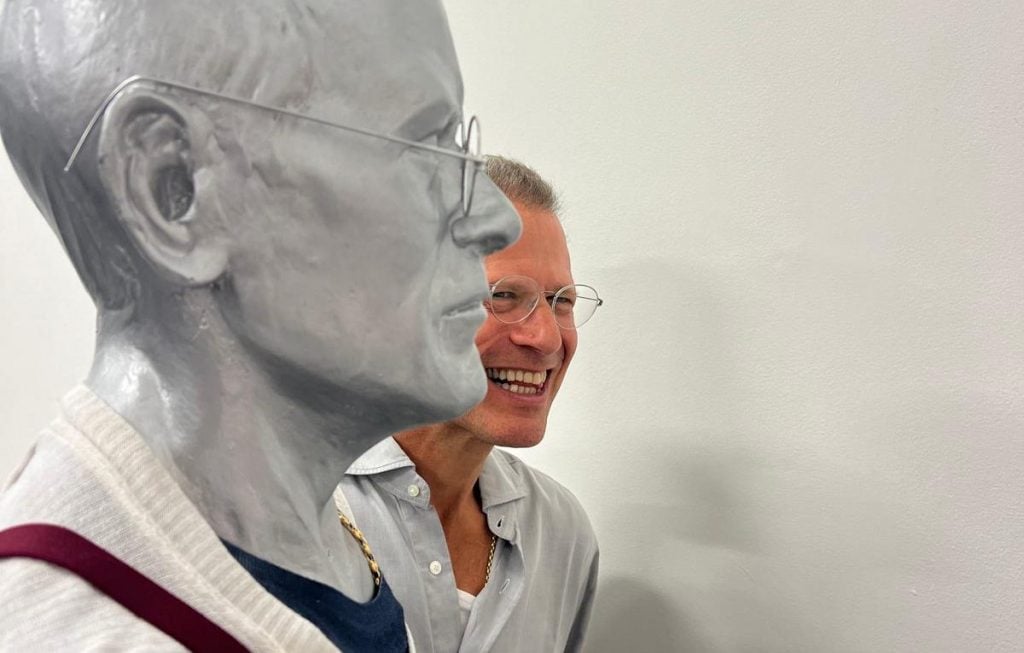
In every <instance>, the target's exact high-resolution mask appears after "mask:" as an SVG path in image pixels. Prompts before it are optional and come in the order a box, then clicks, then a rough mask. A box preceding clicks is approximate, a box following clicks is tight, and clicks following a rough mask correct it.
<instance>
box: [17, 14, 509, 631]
mask: <svg viewBox="0 0 1024 653" xmlns="http://www.w3.org/2000/svg"><path fill="white" fill-rule="evenodd" d="M461 101H462V88H461V79H460V76H459V71H458V65H457V62H456V59H455V54H454V50H453V47H452V43H451V38H450V36H449V33H448V26H447V21H446V18H445V15H444V12H443V10H442V9H441V7H440V6H439V3H438V2H435V1H425V2H404V1H403V0H306V1H301V2H300V1H297V0H296V1H281V0H250V1H248V2H245V3H235V2H207V1H206V0H177V1H175V2H163V1H158V0H88V1H85V0H7V2H6V3H5V4H4V7H3V13H2V16H0V133H2V136H3V140H4V143H5V146H6V147H7V150H8V152H9V154H10V156H11V160H12V162H13V164H14V167H15V169H16V170H17V172H18V174H19V176H20V177H21V179H22V181H23V182H24V184H25V186H26V188H27V189H28V190H29V192H30V194H31V195H32V197H33V199H34V200H35V202H36V204H37V206H38V207H39V208H40V209H41V211H42V213H43V214H44V216H45V217H46V219H47V220H48V221H49V222H50V224H51V226H52V227H53V228H54V230H55V231H56V232H57V234H58V236H59V237H60V239H61V241H62V243H63V245H64V247H65V249H66V250H67V252H68V254H69V255H70V257H71V259H72V261H73V263H74V265H75V268H76V270H77V271H78V273H79V276H80V277H81V279H82V280H83V282H84V284H85V286H86V287H87V289H88V290H89V292H90V293H91V295H92V296H93V298H94V300H95V302H96V305H97V309H98V327H97V342H96V356H95V361H94V364H93V366H92V369H91V371H90V373H89V376H88V380H87V381H86V383H85V384H84V385H83V386H81V387H79V388H77V389H76V390H74V391H73V392H72V393H71V394H70V395H69V396H68V397H67V398H66V399H65V400H64V402H63V408H62V412H63V414H62V416H61V417H60V418H59V419H58V420H57V421H56V422H55V423H54V424H53V425H52V426H51V427H50V428H49V429H48V430H47V431H46V432H44V434H43V435H42V437H41V439H40V441H39V443H38V444H37V446H36V447H35V449H34V451H33V452H32V453H31V454H30V455H29V456H28V458H27V459H26V461H25V463H24V464H23V466H22V467H21V468H20V469H19V470H17V472H16V473H15V475H14V477H13V479H12V481H11V483H10V484H9V485H8V487H7V488H6V489H5V490H4V492H3V494H2V495H0V529H6V528H10V527H16V526H23V525H25V524H29V523H43V524H50V525H56V526H60V527H63V528H66V529H68V530H69V531H72V532H73V533H76V534H77V535H80V536H82V537H83V538H84V539H86V540H87V541H88V542H89V543H91V544H94V545H96V546H97V547H99V548H100V549H102V550H104V551H106V552H108V553H110V554H112V556H113V557H114V558H117V559H118V560H120V561H122V562H124V563H127V564H128V565H129V566H130V567H132V568H133V569H135V570H137V571H138V572H140V573H141V574H142V575H143V576H145V577H147V578H148V579H150V580H152V581H155V582H156V583H157V584H158V585H160V586H161V587H163V588H164V589H166V590H168V591H169V592H170V593H171V594H172V595H174V596H175V597H177V598H178V599H180V600H181V601H182V602H183V603H184V604H187V605H188V606H190V607H191V608H193V609H194V610H195V611H197V612H198V613H200V614H201V615H202V616H204V617H205V618H207V619H209V621H211V622H213V623H214V625H215V626H218V627H220V628H221V629H223V630H224V631H226V632H227V633H228V635H229V636H231V637H233V638H234V639H235V640H237V641H238V642H240V643H241V644H242V645H243V646H244V647H246V648H249V649H251V650H280V649H282V648H283V649H288V650H304V651H305V650H329V649H330V647H331V646H332V645H333V646H344V647H345V650H350V649H353V650H358V646H360V645H361V644H360V642H363V643H364V644H365V641H368V640H361V639H359V637H360V636H361V635H360V634H359V633H354V632H353V629H356V630H358V627H359V625H360V624H361V625H362V626H364V627H366V628H367V629H368V631H369V632H370V637H371V638H372V637H373V636H374V633H375V632H377V633H380V632H384V629H383V627H382V628H380V629H377V630H375V628H376V627H375V626H374V625H373V622H372V620H373V619H376V618H378V617H379V618H381V619H382V620H383V621H387V620H388V619H391V622H394V618H393V617H394V614H391V613H388V612H387V610H383V611H377V612H370V613H364V612H359V610H361V609H363V608H366V606H370V605H373V604H380V603H382V602H385V598H386V597H385V598H382V595H385V594H386V586H385V587H384V588H383V589H377V588H375V587H374V582H375V580H374V576H373V575H371V574H370V572H369V570H368V564H367V561H366V560H365V559H364V553H363V552H362V551H361V545H360V543H359V542H358V541H357V540H356V539H355V538H354V537H351V536H350V534H349V533H348V532H346V530H345V529H344V528H343V527H342V526H341V525H340V524H339V521H338V514H337V512H336V507H335V503H334V500H333V499H332V497H331V493H332V491H333V490H334V487H335V485H336V484H337V482H338V480H339V479H340V478H341V477H342V476H343V474H344V472H345V469H346V468H347V467H348V465H349V464H350V463H351V462H352V461H353V460H354V459H355V458H356V457H357V456H358V455H359V454H360V453H361V452H363V451H364V450H365V449H367V448H368V447H369V446H370V445H372V444H373V443H375V442H376V441H377V440H379V439H380V438H382V437H383V436H385V435H387V434H389V433H392V432H394V431H397V430H400V429H402V428H404V427H407V426H410V425H412V424H415V423H422V422H427V421H439V420H443V419H446V418H450V417H453V416H455V415H458V414H460V413H461V412H463V411H465V410H467V409H468V408H470V407H471V406H472V405H473V404H474V403H475V402H476V401H478V400H479V399H480V398H482V396H483V394H484V392H485V389H486V381H485V377H484V374H483V371H482V369H481V366H480V361H479V356H478V354H477V352H476V350H475V348H474V346H473V337H474V334H475V331H476V329H477V327H478V326H479V325H480V324H481V322H482V321H483V319H484V312H483V308H482V307H481V300H482V298H483V297H485V296H486V294H487V286H486V283H485V279H484V276H483V273H482V266H481V262H480V259H481V257H482V256H483V255H485V254H487V253H489V252H491V251H494V250H495V249H497V248H500V247H503V246H505V245H506V244H508V243H509V242H511V241H513V240H514V239H515V238H516V237H517V234H518V230H519V223H518V218H517V216H516V215H515V213H514V211H513V210H512V208H511V206H510V205H509V204H508V202H507V201H506V200H505V198H504V197H503V196H502V195H501V193H500V192H499V191H497V189H495V188H494V187H493V185H492V184H491V183H490V182H489V181H488V180H487V179H486V177H485V176H484V175H483V174H480V175H477V174H476V172H477V169H478V167H479V161H480V160H479V157H478V155H475V154H474V149H473V146H474V143H475V142H476V141H475V139H476V138H478V134H474V133H473V132H474V129H473V128H475V127H476V126H475V125H472V126H471V125H470V121H468V120H464V119H463V116H462V111H461ZM94 117H95V118H96V120H95V122H92V120H93V118H94ZM79 145H80V147H78V146H79ZM72 153H74V156H72ZM69 159H71V160H69ZM6 219H16V218H15V217H14V216H7V217H6ZM17 219H22V218H21V217H20V216H19V217H18V218H17ZM229 551H230V553H229ZM232 554H233V555H232ZM296 578H297V579H298V580H296ZM257 581H258V582H257ZM296 582H298V583H300V584H299V585H296V584H295V583H296ZM301 582H308V583H313V584H314V585H312V586H310V587H313V588H314V589H315V590H316V591H323V592H324V596H323V597H321V598H322V599H323V601H326V602H327V605H328V606H331V607H332V609H334V608H335V607H336V606H338V605H342V607H344V605H347V604H337V603H332V601H336V600H341V599H338V597H339V596H340V597H342V598H343V599H346V600H349V601H350V603H351V606H354V607H351V610H352V615H354V616H355V618H354V619H352V620H350V621H351V622H352V623H349V622H348V621H346V620H345V619H342V620H340V621H333V622H332V617H330V616H329V615H326V616H325V615H324V614H318V613H317V610H318V608H317V607H316V606H313V607H310V605H309V603H310V601H309V600H308V599H303V598H302V597H299V598H295V597H293V596H291V594H290V593H289V592H296V591H298V592H299V593H300V594H302V595H303V596H306V594H307V592H306V589H308V588H306V587H305V586H303V585H301ZM296 588H299V589H296ZM300 590H301V591H300ZM332 592H333V593H332ZM336 595H337V596H336ZM371 597H373V598H372V600H370V599H371ZM0 605H3V606H4V607H3V608H0V643H4V644H7V645H14V644H17V645H18V647H21V648H22V649H24V648H27V647H28V646H29V645H32V644H38V645H42V646H46V645H51V646H52V645H55V644H60V643H67V644H75V643H80V642H84V641H88V642H89V643H91V644H92V645H95V646H99V647H100V648H103V647H104V646H105V645H109V646H113V647H115V648H116V647H117V646H118V645H119V644H120V645H121V646H141V647H145V646H147V645H152V646H153V647H159V646H161V645H166V644H168V642H170V643H173V639H171V638H169V636H168V635H167V634H166V632H167V631H166V630H161V629H159V628H157V627H154V626H152V625H151V623H147V622H146V621H145V620H144V619H140V618H139V617H137V616H135V615H137V614H138V613H137V612H136V613H135V615H133V614H132V610H131V608H129V609H128V610H125V608H124V607H123V606H124V604H123V603H118V601H116V600H114V599H112V598H110V596H108V595H105V594H104V592H102V591H100V590H99V589H97V587H96V585H95V584H90V583H89V582H88V581H86V580H83V578H82V577H81V576H79V575H76V574H75V573H74V572H73V571H69V570H68V569H66V568H62V567H61V566H60V565H56V564H54V563H53V562H52V561H51V562H43V561H42V560H40V559H28V558H25V557H11V558H7V559H4V560H0ZM396 607H397V606H396ZM339 609H340V608H339ZM392 612H393V610H392ZM299 614H301V615H302V616H301V617H299V616H298V615H299ZM381 614H384V615H385V616H384V617H381ZM387 614H391V616H390V617H387V616H386V615H387ZM325 620H326V622H330V623H326V624H325V623H324V622H325ZM398 620H399V621H400V610H399V617H398ZM368 623H369V624H370V625H369V626H367V624H368ZM311 624H315V625H316V627H314V626H313V625H311ZM353 624H355V625H353ZM392 626H393V623H392ZM337 629H340V631H341V632H333V631H336V630H337ZM392 630H393V629H392ZM402 630H403V633H402V635H403V636H404V628H403V629H402ZM389 641H391V640H389ZM126 642H131V644H130V645H129V644H126ZM391 644H393V645H394V646H395V647H401V646H402V643H401V642H398V640H397V638H393V641H391ZM378 645H381V644H378ZM0 648H5V646H0Z"/></svg>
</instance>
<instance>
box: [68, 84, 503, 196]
mask: <svg viewBox="0 0 1024 653" xmlns="http://www.w3.org/2000/svg"><path fill="white" fill-rule="evenodd" d="M140 82H151V83H153V84H163V85H164V86H170V87H171V88H179V89H183V90H186V91H190V92H192V93H198V94H200V95H206V96H208V97H214V98H218V99H221V100H228V101H230V102H238V103H239V104H244V105H248V106H250V107H255V108H257V109H262V110H264V111H273V112H274V113H280V114H283V115H286V116H290V117H292V118H299V119H301V120H309V121H312V122H315V123H317V124H320V125H325V126H327V127H336V128H338V129H342V130H345V131H347V132H352V133H354V134H360V135H362V136H369V137H371V138H379V139H382V140H385V141H390V142H392V143H398V144H399V145H405V146H407V147H413V148H416V149H420V150H427V151H428V152H433V153H434V154H440V155H442V156H450V157H455V158H457V159H462V161H463V170H462V212H463V215H464V216H468V215H469V212H470V210H471V209H472V206H473V191H474V189H475V187H476V174H477V172H479V171H480V169H481V168H483V166H484V165H485V164H486V163H487V159H485V158H484V157H482V156H481V155H480V152H481V149H480V120H479V119H478V118H477V117H476V116H472V117H471V118H470V119H469V122H468V123H463V124H461V125H460V126H459V134H460V137H461V140H462V150H461V151H459V150H449V149H446V148H443V147H438V146H436V145H428V144H426V143H419V142H417V141H413V140H409V139H407V138H402V137H400V136H392V135H390V134H382V133H380V132H375V131H371V130H369V129H362V128H360V127H353V126H351V125H343V124H341V123H336V122H330V121H329V120H324V119H322V118H317V117H315V116H307V115H305V114H302V113H297V112H295V111H289V110H288V109H281V108H278V107H273V106H270V105H268V104H261V103H259V102H254V101H253V100H246V99H245V98H240V97H235V96H233V95H225V94H224V93H217V92H215V91H208V90H206V89H204V88H199V87H198V86H190V85H189V84H182V83H180V82H171V81H168V80H166V79H160V78H158V77H149V76H146V75H132V76H130V77H127V78H125V79H124V80H123V81H122V82H120V83H119V84H118V85H117V86H115V87H114V89H113V90H112V91H110V93H108V94H107V96H106V97H105V98H103V101H102V102H100V105H99V107H97V109H96V111H95V113H93V114H92V118H90V119H89V122H88V123H87V124H86V126H85V130H84V131H83V132H82V135H81V136H80V137H79V139H78V142H77V143H76V144H75V148H74V149H73V150H71V155H70V156H69V157H68V161H67V163H66V164H64V172H69V171H70V170H71V166H72V165H74V163H75V159H77V158H78V155H79V154H80V153H81V151H82V148H83V147H84V146H85V142H86V140H88V138H89V135H90V134H91V133H92V131H93V129H95V127H96V123H98V122H99V121H100V118H102V117H103V113H104V112H105V111H106V110H107V107H109V106H110V103H111V102H113V101H114V99H115V98H116V97H117V96H118V95H120V94H121V92H122V91H124V90H125V89H126V88H128V87H129V86H131V85H132V84H138V83H140ZM464 127H465V129H464ZM471 141H475V144H476V147H475V148H474V149H475V150H476V151H475V152H473V153H470V151H469V149H470V146H471ZM469 164H472V165H473V173H472V175H471V174H470V172H469V170H468V169H467V168H468V167H469Z"/></svg>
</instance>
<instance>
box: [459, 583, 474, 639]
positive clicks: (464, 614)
mask: <svg viewBox="0 0 1024 653" xmlns="http://www.w3.org/2000/svg"><path fill="white" fill-rule="evenodd" d="M456 591H457V592H458V593H459V617H461V619H462V634H463V635H465V634H466V626H467V625H469V613H470V612H472V611H473V603H474V602H475V601H476V596H475V595H473V594H470V593H469V592H463V591H462V590H460V589H456Z"/></svg>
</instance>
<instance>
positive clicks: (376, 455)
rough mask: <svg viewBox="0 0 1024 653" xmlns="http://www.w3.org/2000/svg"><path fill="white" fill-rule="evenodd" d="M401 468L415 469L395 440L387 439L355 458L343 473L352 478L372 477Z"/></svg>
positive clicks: (392, 438)
mask: <svg viewBox="0 0 1024 653" xmlns="http://www.w3.org/2000/svg"><path fill="white" fill-rule="evenodd" d="M401 467H415V465H413V462H412V460H410V459H409V456H407V455H406V454H405V452H404V451H403V450H402V447H400V446H398V442H397V441H395V438H394V437H387V438H384V439H383V440H381V441H380V442H378V443H377V444H375V445H374V446H372V447H370V448H369V449H367V450H366V452H364V453H363V455H362V456H359V458H356V460H355V462H353V463H352V464H351V465H349V467H348V470H347V471H346V472H345V473H346V474H352V475H353V476H372V475H373V474H380V473H381V472H390V471H391V470H393V469H399V468H401Z"/></svg>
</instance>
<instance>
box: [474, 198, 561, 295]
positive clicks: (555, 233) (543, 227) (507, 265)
mask: <svg viewBox="0 0 1024 653" xmlns="http://www.w3.org/2000/svg"><path fill="white" fill-rule="evenodd" d="M514 204H515V207H516V210H517V211H518V212H519V215H520V216H521V217H522V219H523V232H522V235H521V236H520V238H519V240H518V241H516V242H515V243H513V244H512V245H510V246H509V247H507V248H505V249H503V250H501V251H499V252H495V253H494V254H491V255H490V256H488V257H487V258H486V259H485V260H484V264H485V266H486V268H487V276H488V277H489V278H490V280H491V281H492V282H493V281H497V280H498V278H499V277H503V276H507V275H510V274H521V275H525V276H530V277H535V278H536V280H537V281H539V282H541V283H542V284H544V285H557V286H562V285H565V284H568V283H572V263H571V261H570V258H569V247H568V245H567V244H566V241H565V232H564V231H563V229H562V224H561V222H560V221H559V220H558V217H557V216H556V215H555V214H553V213H551V212H549V211H545V210H542V209H535V208H531V207H525V206H523V205H522V204H521V203H519V202H515V203H514ZM541 277H544V278H541Z"/></svg>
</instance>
